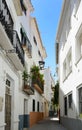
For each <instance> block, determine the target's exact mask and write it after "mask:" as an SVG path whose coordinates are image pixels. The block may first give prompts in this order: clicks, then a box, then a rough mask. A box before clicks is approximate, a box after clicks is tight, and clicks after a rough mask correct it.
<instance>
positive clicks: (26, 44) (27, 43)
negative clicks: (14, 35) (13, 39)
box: [21, 26, 32, 58]
mask: <svg viewBox="0 0 82 130" xmlns="http://www.w3.org/2000/svg"><path fill="white" fill-rule="evenodd" d="M21 37H22V39H21V42H22V46H23V49H24V51H25V52H26V54H27V56H28V57H29V58H32V45H31V43H30V41H29V39H28V37H27V34H26V32H25V29H24V27H23V26H22V28H21Z"/></svg>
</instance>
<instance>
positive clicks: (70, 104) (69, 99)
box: [68, 93, 72, 108]
mask: <svg viewBox="0 0 82 130" xmlns="http://www.w3.org/2000/svg"><path fill="white" fill-rule="evenodd" d="M68 104H69V108H72V93H71V94H69V95H68Z"/></svg>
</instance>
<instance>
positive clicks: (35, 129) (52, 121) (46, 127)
mask: <svg viewBox="0 0 82 130" xmlns="http://www.w3.org/2000/svg"><path fill="white" fill-rule="evenodd" d="M28 130H67V129H66V128H64V127H63V126H62V125H61V124H59V120H58V118H46V119H44V120H42V121H40V122H38V123H37V124H36V125H33V126H32V127H31V128H29V129H28Z"/></svg>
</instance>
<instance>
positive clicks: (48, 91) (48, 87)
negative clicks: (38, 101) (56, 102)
mask: <svg viewBox="0 0 82 130" xmlns="http://www.w3.org/2000/svg"><path fill="white" fill-rule="evenodd" d="M42 73H43V74H44V94H43V97H44V117H48V116H51V115H52V114H53V103H52V99H53V97H54V91H53V89H54V88H55V81H54V79H53V77H52V74H51V70H50V68H49V67H48V68H45V69H43V70H42Z"/></svg>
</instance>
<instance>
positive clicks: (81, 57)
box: [75, 55, 82, 66]
mask: <svg viewBox="0 0 82 130" xmlns="http://www.w3.org/2000/svg"><path fill="white" fill-rule="evenodd" d="M81 59H82V55H81V56H80V58H79V59H78V60H77V61H76V63H75V65H76V66H77V64H78V63H79V62H80V60H81Z"/></svg>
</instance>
